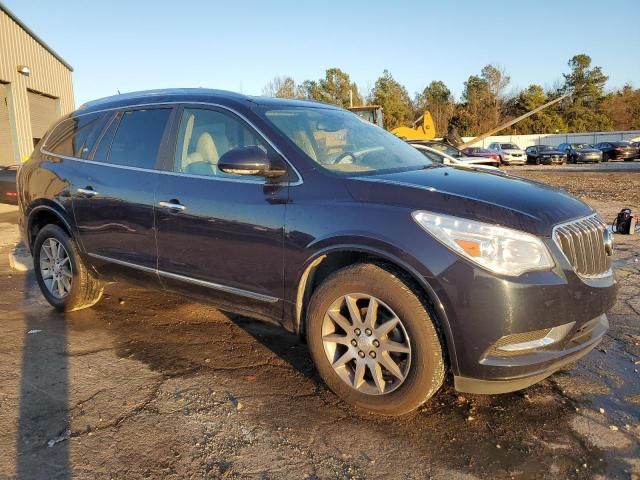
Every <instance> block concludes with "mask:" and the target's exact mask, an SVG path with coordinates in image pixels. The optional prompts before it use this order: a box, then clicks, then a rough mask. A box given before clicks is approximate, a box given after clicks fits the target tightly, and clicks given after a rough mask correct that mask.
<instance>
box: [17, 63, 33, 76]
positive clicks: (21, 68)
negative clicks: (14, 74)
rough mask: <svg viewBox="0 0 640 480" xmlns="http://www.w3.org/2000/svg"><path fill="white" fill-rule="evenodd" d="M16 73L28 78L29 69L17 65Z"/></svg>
mask: <svg viewBox="0 0 640 480" xmlns="http://www.w3.org/2000/svg"><path fill="white" fill-rule="evenodd" d="M18 73H21V74H22V75H24V76H25V77H28V76H29V75H30V74H31V69H30V68H29V67H28V66H26V65H18Z"/></svg>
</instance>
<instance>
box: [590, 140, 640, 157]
mask: <svg viewBox="0 0 640 480" xmlns="http://www.w3.org/2000/svg"><path fill="white" fill-rule="evenodd" d="M595 148H597V149H598V150H600V151H601V152H602V161H603V162H608V161H609V160H624V161H625V162H630V161H632V160H633V159H634V158H635V156H636V154H637V150H636V149H635V147H634V146H633V145H631V143H629V142H600V143H598V144H597V145H595Z"/></svg>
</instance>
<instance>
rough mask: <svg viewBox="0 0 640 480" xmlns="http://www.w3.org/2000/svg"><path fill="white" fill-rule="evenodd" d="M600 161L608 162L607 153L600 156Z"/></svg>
mask: <svg viewBox="0 0 640 480" xmlns="http://www.w3.org/2000/svg"><path fill="white" fill-rule="evenodd" d="M602 161H603V162H608V161H609V154H608V153H603V154H602Z"/></svg>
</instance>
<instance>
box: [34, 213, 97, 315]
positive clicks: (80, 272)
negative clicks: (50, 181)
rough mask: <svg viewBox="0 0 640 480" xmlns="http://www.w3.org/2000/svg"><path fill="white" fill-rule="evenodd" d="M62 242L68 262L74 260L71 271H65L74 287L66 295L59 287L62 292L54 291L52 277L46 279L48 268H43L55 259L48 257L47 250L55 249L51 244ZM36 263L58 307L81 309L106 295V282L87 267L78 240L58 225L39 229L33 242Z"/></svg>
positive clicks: (47, 293) (48, 297) (44, 288)
mask: <svg viewBox="0 0 640 480" xmlns="http://www.w3.org/2000/svg"><path fill="white" fill-rule="evenodd" d="M52 241H53V243H52ZM45 242H47V244H46V247H45V248H44V249H43V244H45ZM56 242H57V243H56ZM58 244H59V245H62V247H63V248H64V253H66V254H67V257H68V259H69V260H68V261H65V265H67V264H70V269H69V270H68V271H67V273H66V274H63V275H61V276H66V277H67V278H69V279H70V280H69V283H70V289H69V290H68V292H67V293H66V295H60V292H59V291H58V290H57V288H55V287H52V288H53V289H54V290H55V291H56V292H58V294H57V295H56V294H54V293H53V291H52V290H51V289H50V287H49V286H47V282H48V281H49V280H48V279H47V280H45V272H44V270H43V268H42V267H43V266H45V265H50V264H51V261H50V260H49V258H48V257H47V252H50V251H51V245H58ZM43 254H44V255H43ZM41 257H42V258H41ZM33 264H34V271H35V274H36V279H37V281H38V285H39V286H40V290H41V291H42V294H43V295H44V297H45V298H46V300H47V302H49V303H50V304H51V306H53V307H54V308H55V309H56V310H60V311H65V312H72V311H74V310H81V309H83V308H88V307H91V306H92V305H95V304H96V302H98V300H100V297H102V292H103V290H104V284H103V283H102V282H100V281H99V280H98V279H96V278H95V277H94V276H93V275H92V274H91V273H90V272H89V270H88V269H87V268H86V267H85V265H84V264H83V263H82V260H81V258H80V255H79V252H78V247H77V246H76V244H75V242H74V241H73V240H72V239H71V238H70V237H69V235H67V233H66V232H65V231H64V230H62V229H61V228H60V227H58V226H57V225H47V226H45V227H44V228H42V230H40V232H39V233H38V235H37V237H36V240H35V242H34V244H33ZM60 270H62V268H60ZM47 271H53V269H50V270H49V269H48V270H47ZM69 274H70V277H69ZM56 285H57V284H56ZM62 288H64V287H62Z"/></svg>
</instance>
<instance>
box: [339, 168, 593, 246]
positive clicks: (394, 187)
mask: <svg viewBox="0 0 640 480" xmlns="http://www.w3.org/2000/svg"><path fill="white" fill-rule="evenodd" d="M347 188H348V189H349V191H350V192H351V194H352V195H353V197H354V198H355V199H356V200H358V201H361V202H367V203H380V204H387V205H397V206H402V207H405V208H408V209H411V210H419V209H421V210H428V211H431V212H435V213H444V214H448V215H455V216H459V217H464V218H468V219H471V220H478V221H481V222H487V223H493V224H498V225H504V226H507V227H511V228H514V229H517V230H522V231H525V232H529V233H533V234H535V235H540V236H550V235H551V230H552V228H553V226H554V225H556V224H558V223H562V222H566V221H569V220H573V219H575V218H580V217H583V216H586V215H590V214H592V213H593V210H592V209H591V208H590V207H589V206H588V205H586V204H585V203H583V202H581V201H580V200H578V199H577V198H575V197H573V196H571V195H569V194H568V193H567V192H565V191H563V190H559V189H557V188H553V187H550V186H548V185H545V184H543V183H539V182H535V181H532V180H527V179H524V178H521V177H516V176H512V175H503V174H501V173H492V172H490V171H488V170H485V171H479V170H476V169H473V170H471V169H465V168H451V167H433V168H427V169H424V170H413V171H409V172H398V173H387V174H380V175H366V176H360V177H351V178H349V179H348V181H347Z"/></svg>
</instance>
